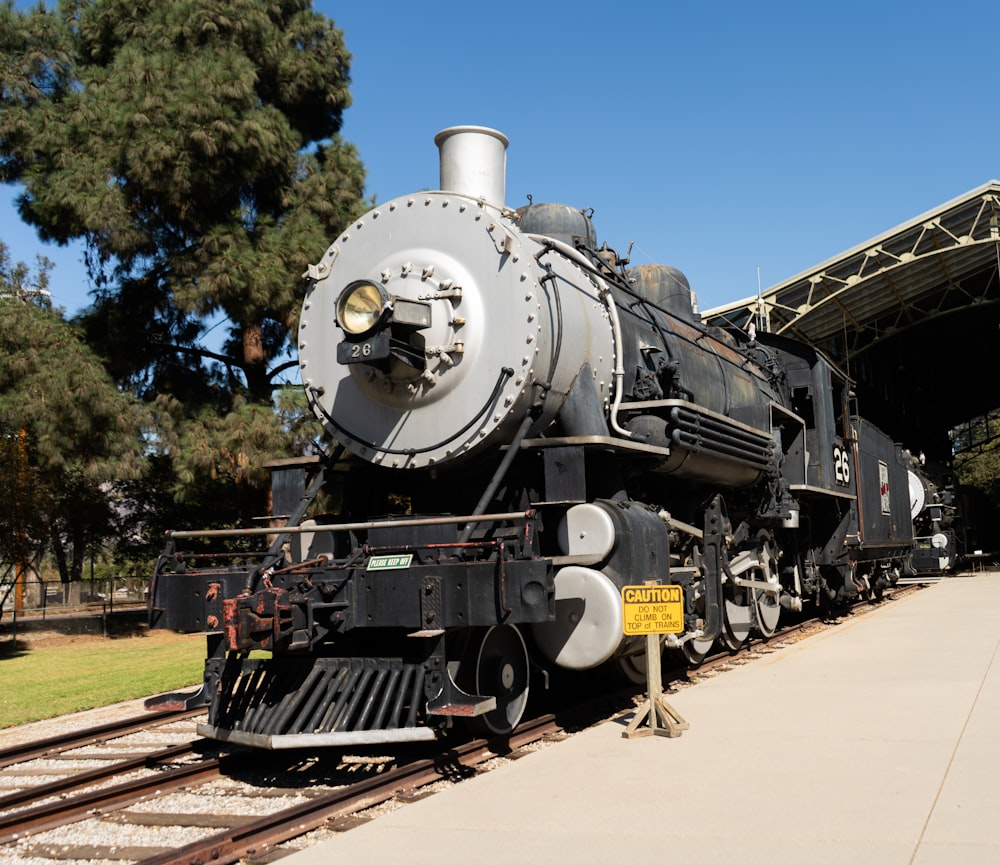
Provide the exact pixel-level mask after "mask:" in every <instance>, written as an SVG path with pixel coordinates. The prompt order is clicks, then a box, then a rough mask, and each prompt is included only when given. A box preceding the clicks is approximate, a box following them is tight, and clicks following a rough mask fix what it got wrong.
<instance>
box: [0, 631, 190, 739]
mask: <svg viewBox="0 0 1000 865" xmlns="http://www.w3.org/2000/svg"><path fill="white" fill-rule="evenodd" d="M204 660H205V637H204V635H203V634H191V635H180V634H174V633H169V632H165V631H152V632H151V633H150V634H149V635H147V636H143V637H130V638H122V639H117V640H102V639H94V638H84V639H80V640H74V641H68V640H64V641H60V642H59V643H55V644H52V645H46V644H45V643H44V642H40V643H38V644H35V645H32V646H30V647H28V648H22V647H20V646H19V647H18V648H17V649H13V648H12V647H10V646H6V645H4V646H0V683H2V685H0V728H3V727H14V726H16V725H18V724H24V723H27V722H28V721H38V720H41V719H42V718H53V717H55V716H57V715H65V714H67V713H69V712H79V711H81V710H83V709H93V708H95V707H97V706H107V705H110V704H111V703H118V702H121V701H122V700H132V699H136V698H139V697H148V696H149V695H151V694H159V693H162V692H164V691H172V690H175V689H179V688H189V687H192V686H196V685H198V684H200V683H201V677H202V668H203V666H204Z"/></svg>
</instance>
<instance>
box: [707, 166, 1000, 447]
mask: <svg viewBox="0 0 1000 865" xmlns="http://www.w3.org/2000/svg"><path fill="white" fill-rule="evenodd" d="M703 318H704V320H705V321H706V322H708V323H711V324H715V325H719V326H723V327H738V328H741V329H746V328H747V327H748V325H749V324H750V322H751V321H755V323H756V326H757V327H758V328H759V329H763V330H767V331H770V332H775V333H781V334H784V335H787V336H791V337H795V338H798V339H801V340H803V341H804V342H808V343H810V344H812V345H815V346H816V347H818V348H820V349H821V350H823V351H824V352H826V353H827V354H828V355H830V356H831V357H832V358H834V359H835V360H836V361H837V362H838V363H840V364H841V366H843V367H844V368H845V369H846V370H847V371H848V373H849V374H850V375H851V376H852V377H853V378H854V379H855V380H856V382H857V385H858V387H857V390H858V394H859V397H860V398H861V401H862V402H861V413H862V414H865V415H867V416H869V417H872V418H873V419H874V420H875V422H876V423H878V424H879V425H880V426H882V427H883V428H884V429H885V430H886V431H887V432H889V433H890V434H892V435H894V436H896V437H897V438H898V439H899V440H900V441H902V442H904V443H907V444H911V446H912V447H921V448H923V447H928V448H929V447H931V445H930V444H929V442H931V441H933V442H934V446H935V447H936V448H938V449H940V448H942V447H946V442H947V431H948V430H949V429H950V428H951V427H953V426H955V425H957V424H959V423H961V422H963V421H965V420H968V419H969V418H971V417H974V416H976V415H979V414H983V413H985V412H987V411H989V410H990V409H993V408H996V407H997V406H998V405H1000V387H998V383H997V376H998V374H1000V181H996V180H991V181H990V182H989V183H986V184H984V185H983V186H980V187H979V188H977V189H974V190H972V191H970V192H968V193H966V194H965V195H963V196H960V197H959V198H956V199H954V200H952V201H949V202H947V203H946V204H942V205H941V206H940V207H937V208H935V209H934V210H931V211H928V212H927V213H925V214H922V215H921V216H917V217H915V218H914V219H912V220H910V221H908V222H905V223H903V224H902V225H900V226H898V227H897V228H894V229H892V230H890V231H887V232H885V233H884V234H881V235H879V236H878V237H875V238H872V239H871V240H869V241H867V242H866V243H862V244H860V245H859V246H856V247H854V248H853V249H850V250H848V251H846V252H844V253H841V254H840V255H838V256H836V257H834V258H831V259H829V260H828V261H825V262H823V263H822V264H819V265H817V266H816V267H814V268H812V269H810V270H807V271H804V272H803V273H800V274H798V275H797V276H794V277H792V278H791V279H788V280H786V281H784V282H781V283H778V284H777V285H775V286H772V287H771V288H769V289H767V291H765V292H763V293H762V294H761V296H760V298H757V297H752V298H747V299H745V300H741V301H737V302H736V303H733V304H729V305H726V306H723V307H718V308H716V309H713V310H709V311H708V312H707V313H705V314H704V315H703ZM913 439H919V440H920V441H913ZM923 442H928V444H926V445H925V444H924V443H923ZM942 456H943V455H942Z"/></svg>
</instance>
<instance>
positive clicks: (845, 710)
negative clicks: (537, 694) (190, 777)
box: [282, 571, 1000, 865]
mask: <svg viewBox="0 0 1000 865" xmlns="http://www.w3.org/2000/svg"><path fill="white" fill-rule="evenodd" d="M998 649H1000V572H997V571H990V572H986V573H977V574H975V575H974V576H961V577H952V578H949V579H947V580H944V581H943V582H940V583H938V584H936V585H933V586H930V587H929V588H927V589H925V590H923V591H921V592H919V593H916V594H914V595H911V596H909V597H906V598H901V599H899V600H889V601H887V602H886V605H885V608H884V609H882V610H881V611H879V612H878V614H877V615H872V616H861V617H855V618H851V619H849V620H847V621H846V622H844V623H843V624H842V625H841V626H839V627H837V628H833V629H830V630H828V631H825V632H823V633H822V634H820V635H818V636H814V637H811V638H810V639H808V640H805V641H803V642H801V643H798V644H795V645H793V646H789V647H787V648H784V649H781V650H780V651H777V652H775V653H773V654H770V655H768V656H766V657H765V658H762V659H759V660H756V661H754V662H753V663H752V664H747V665H745V666H741V667H737V668H735V669H733V670H731V671H730V672H727V673H724V674H722V675H719V676H716V677H715V678H712V679H709V680H706V681H703V682H702V683H700V684H698V685H697V686H696V687H692V688H686V689H684V690H682V691H679V692H677V693H673V694H670V695H668V699H669V702H670V704H671V705H672V706H673V707H674V708H675V709H676V710H677V711H678V712H679V713H680V714H681V715H682V716H683V717H684V718H685V720H687V721H688V723H689V724H690V729H689V730H687V731H686V732H685V733H684V734H683V735H682V736H681V737H680V738H676V739H667V738H661V737H647V738H642V739H632V740H626V739H623V738H622V736H621V733H622V730H623V729H624V724H619V723H606V724H603V725H601V726H599V727H597V728H595V729H592V730H589V731H587V732H585V733H582V734H580V735H578V736H574V737H573V738H571V739H568V740H566V741H564V742H561V743H558V744H554V745H552V746H550V747H549V748H547V749H544V750H542V751H539V752H538V753H536V754H532V755H529V756H528V757H525V758H524V759H521V760H518V761H516V762H513V763H510V764H508V765H505V766H502V767H500V768H498V769H496V770H494V771H493V772H490V773H488V774H484V775H482V776H481V777H477V778H474V779H472V780H470V781H466V782H464V783H462V784H459V785H457V786H455V787H452V788H450V789H448V790H445V791H443V792H441V793H438V794H436V795H434V796H431V797H428V798H426V799H422V800H420V801H417V802H414V803H413V804H410V805H406V806H404V807H402V808H400V809H399V810H397V811H394V812H392V813H389V814H386V815H384V816H382V817H380V818H378V819H377V820H373V821H372V822H370V823H367V824H364V825H362V826H359V827H357V828H355V829H352V830H351V831H349V832H345V833H343V834H342V835H338V836H337V837H335V838H333V839H331V840H329V841H326V842H324V843H321V844H319V845H317V846H316V847H313V848H312V849H309V850H305V851H302V852H300V853H296V854H294V855H292V856H290V857H288V858H285V859H283V860H282V862H283V863H288V865H327V863H330V862H364V863H365V865H380V863H386V865H390V863H391V865H399V863H401V862H412V863H424V862H426V863H431V862H433V863H435V865H453V863H454V865H458V863H462V865H467V863H469V862H475V863H478V865H511V863H540V862H544V863H573V865H589V863H594V865H598V863H599V865H609V863H620V862H627V861H630V860H641V859H648V860H650V861H663V862H691V863H697V865H716V863H719V865H764V863H768V865H786V863H787V865H803V863H809V865H826V863H829V865H844V863H850V865H868V863H871V865H955V863H962V865H995V863H998V862H1000V819H998V814H1000V663H998ZM627 721H628V718H626V719H625V723H627Z"/></svg>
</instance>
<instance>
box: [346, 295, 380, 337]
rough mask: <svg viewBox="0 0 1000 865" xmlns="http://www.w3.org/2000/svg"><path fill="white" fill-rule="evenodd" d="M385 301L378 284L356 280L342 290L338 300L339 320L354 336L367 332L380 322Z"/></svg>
mask: <svg viewBox="0 0 1000 865" xmlns="http://www.w3.org/2000/svg"><path fill="white" fill-rule="evenodd" d="M385 301H386V298H385V297H383V295H382V292H381V291H380V290H379V287H378V286H377V285H374V284H373V283H370V282H356V283H354V284H353V285H349V286H348V287H347V288H345V289H344V290H343V292H341V295H340V299H339V300H338V301H337V321H338V322H340V326H341V327H342V328H343V329H344V330H345V331H346V332H347V333H349V334H351V335H353V336H357V335H358V334H362V333H365V332H366V331H369V330H371V329H372V328H373V327H375V325H376V324H377V323H378V320H379V318H380V317H381V315H382V307H383V306H384V305H385Z"/></svg>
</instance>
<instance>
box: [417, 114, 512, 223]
mask: <svg viewBox="0 0 1000 865" xmlns="http://www.w3.org/2000/svg"><path fill="white" fill-rule="evenodd" d="M434 143H435V144H436V145H437V147H438V150H439V151H440V154H441V189H442V190H443V191H445V192H458V193H460V194H461V195H468V196H469V197H470V198H484V199H485V200H486V201H488V202H489V203H490V204H495V205H498V206H502V205H503V203H504V193H505V186H506V173H507V145H508V144H509V143H510V142H509V141H508V140H507V136H506V135H504V134H503V133H502V132H497V130H496V129H489V128H487V127H485V126H450V127H448V128H447V129H442V130H441V131H440V132H439V133H438V134H437V135H435V136H434Z"/></svg>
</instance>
